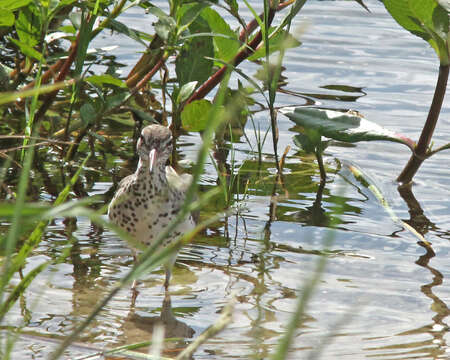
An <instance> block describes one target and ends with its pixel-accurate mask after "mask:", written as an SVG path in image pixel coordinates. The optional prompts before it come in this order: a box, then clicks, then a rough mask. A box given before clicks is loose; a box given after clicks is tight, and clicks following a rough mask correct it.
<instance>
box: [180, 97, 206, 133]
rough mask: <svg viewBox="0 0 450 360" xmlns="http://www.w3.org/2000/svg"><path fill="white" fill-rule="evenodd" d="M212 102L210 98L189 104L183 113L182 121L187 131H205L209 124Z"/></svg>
mask: <svg viewBox="0 0 450 360" xmlns="http://www.w3.org/2000/svg"><path fill="white" fill-rule="evenodd" d="M211 108H212V104H211V102H209V101H208V100H205V99H202V100H196V101H193V102H191V103H190V104H187V105H186V106H185V108H184V109H183V112H182V113H181V123H182V124H183V128H185V129H186V130H187V131H203V130H205V129H206V127H207V125H208V119H209V112H210V111H211Z"/></svg>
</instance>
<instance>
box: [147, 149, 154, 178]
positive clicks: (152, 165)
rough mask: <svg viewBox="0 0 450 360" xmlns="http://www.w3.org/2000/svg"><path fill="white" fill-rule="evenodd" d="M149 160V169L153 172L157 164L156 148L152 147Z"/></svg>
mask: <svg viewBox="0 0 450 360" xmlns="http://www.w3.org/2000/svg"><path fill="white" fill-rule="evenodd" d="M148 160H149V162H148V163H149V165H148V171H149V172H150V174H151V173H152V171H153V167H154V166H155V162H156V149H152V150H151V151H150V153H149V154H148Z"/></svg>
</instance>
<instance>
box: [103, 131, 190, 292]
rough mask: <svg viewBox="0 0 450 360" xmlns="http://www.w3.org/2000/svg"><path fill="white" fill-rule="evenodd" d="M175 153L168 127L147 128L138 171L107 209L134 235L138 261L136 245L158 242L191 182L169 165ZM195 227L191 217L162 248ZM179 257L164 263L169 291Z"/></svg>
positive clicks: (140, 143)
mask: <svg viewBox="0 0 450 360" xmlns="http://www.w3.org/2000/svg"><path fill="white" fill-rule="evenodd" d="M172 150H173V141H172V133H171V131H170V129H169V128H167V127H166V126H163V125H159V124H152V125H148V126H146V127H144V128H143V129H142V131H141V134H140V137H139V140H138V141H137V143H136V153H137V155H138V157H139V162H138V165H137V168H136V171H135V172H134V173H133V174H131V175H129V176H127V177H125V178H124V179H123V180H122V181H121V182H120V183H119V186H118V188H117V190H116V192H115V194H114V196H113V198H112V200H111V202H110V204H109V206H108V217H109V219H110V221H111V222H112V223H114V224H115V225H117V226H118V227H120V228H121V229H122V230H124V231H126V232H127V233H128V234H129V235H131V238H132V239H133V241H134V242H135V243H134V244H133V243H131V242H130V247H131V250H132V253H133V258H134V261H135V262H136V261H137V252H138V250H139V249H137V248H136V247H135V246H134V245H137V244H139V245H140V246H139V247H145V246H147V247H148V246H151V245H152V244H153V243H154V241H156V239H157V237H158V235H159V234H160V233H161V232H162V231H164V230H165V228H166V227H167V226H168V224H169V223H170V222H171V221H172V220H173V219H174V218H175V217H176V216H177V215H178V213H179V211H180V209H181V208H182V206H183V204H184V201H185V197H186V191H187V189H188V187H189V186H190V184H191V182H192V176H191V175H189V174H181V175H179V174H178V173H177V172H176V171H175V170H174V169H173V168H172V167H171V166H170V165H168V166H166V164H167V162H168V160H169V158H170V155H171V154H172ZM194 227H195V221H194V218H193V216H192V215H191V214H189V215H187V216H186V217H185V218H184V219H183V220H182V221H181V222H180V223H179V224H178V225H177V226H176V227H175V229H174V230H173V231H172V232H171V233H169V235H168V237H167V238H166V239H164V241H163V242H162V244H161V247H160V248H165V247H167V246H169V245H170V244H171V243H173V242H175V241H177V240H178V239H179V238H180V237H181V236H182V234H184V233H186V232H189V231H190V230H192V229H194ZM176 257H177V254H176V253H175V254H174V255H173V256H172V257H171V258H170V259H169V260H168V261H167V263H165V264H164V268H165V275H166V277H165V281H164V288H165V290H166V291H167V289H168V287H169V282H170V277H171V272H172V268H173V265H174V263H175V260H176ZM132 290H133V291H136V282H133V285H132ZM133 297H134V298H135V295H133Z"/></svg>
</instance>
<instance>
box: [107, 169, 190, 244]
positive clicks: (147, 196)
mask: <svg viewBox="0 0 450 360" xmlns="http://www.w3.org/2000/svg"><path fill="white" fill-rule="evenodd" d="M163 173H164V170H163ZM138 175H139V174H138V173H135V174H133V175H130V176H128V177H126V178H125V179H123V180H122V182H121V183H120V185H119V190H118V191H117V192H116V195H115V196H114V198H113V200H112V201H111V203H110V205H109V208H108V216H109V218H110V219H111V221H113V222H114V223H115V224H117V225H118V226H119V227H121V228H122V229H123V230H125V231H127V232H128V233H129V234H130V235H132V236H133V237H134V238H135V240H136V241H137V242H138V243H140V244H143V245H147V246H148V245H150V244H151V243H152V242H153V241H154V240H155V238H156V237H157V236H158V235H159V234H160V233H161V232H162V231H163V230H164V228H165V227H166V226H167V225H168V224H169V223H170V221H171V220H172V219H174V218H175V217H176V216H177V214H178V212H179V210H180V208H181V206H182V205H183V199H184V193H183V192H182V191H179V190H178V189H176V188H173V187H172V186H170V184H167V182H166V181H165V180H166V179H165V176H157V178H156V179H155V178H154V177H153V178H152V177H150V176H146V178H142V177H139V176H138ZM155 175H156V174H155ZM152 180H153V181H152ZM193 226H194V224H193V221H192V219H191V218H190V217H189V218H188V219H186V220H185V221H184V222H182V223H181V224H180V225H178V226H177V228H176V229H175V230H174V232H173V233H172V234H171V235H170V236H169V237H168V238H167V239H166V240H165V241H164V245H167V244H168V243H170V242H171V241H173V240H175V239H176V238H177V237H178V236H180V235H181V233H183V232H186V231H189V230H190V229H192V228H193Z"/></svg>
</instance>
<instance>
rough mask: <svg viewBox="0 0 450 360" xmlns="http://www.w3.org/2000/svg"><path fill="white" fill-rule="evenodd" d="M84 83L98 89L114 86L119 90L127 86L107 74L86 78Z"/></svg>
mask: <svg viewBox="0 0 450 360" xmlns="http://www.w3.org/2000/svg"><path fill="white" fill-rule="evenodd" d="M86 81H89V82H90V83H91V84H94V85H96V86H99V87H101V86H102V85H104V84H108V85H114V86H118V87H121V88H126V87H127V85H126V84H125V83H124V82H123V81H122V80H120V79H117V78H115V77H114V76H112V75H109V74H104V75H93V76H89V77H87V78H86Z"/></svg>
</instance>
